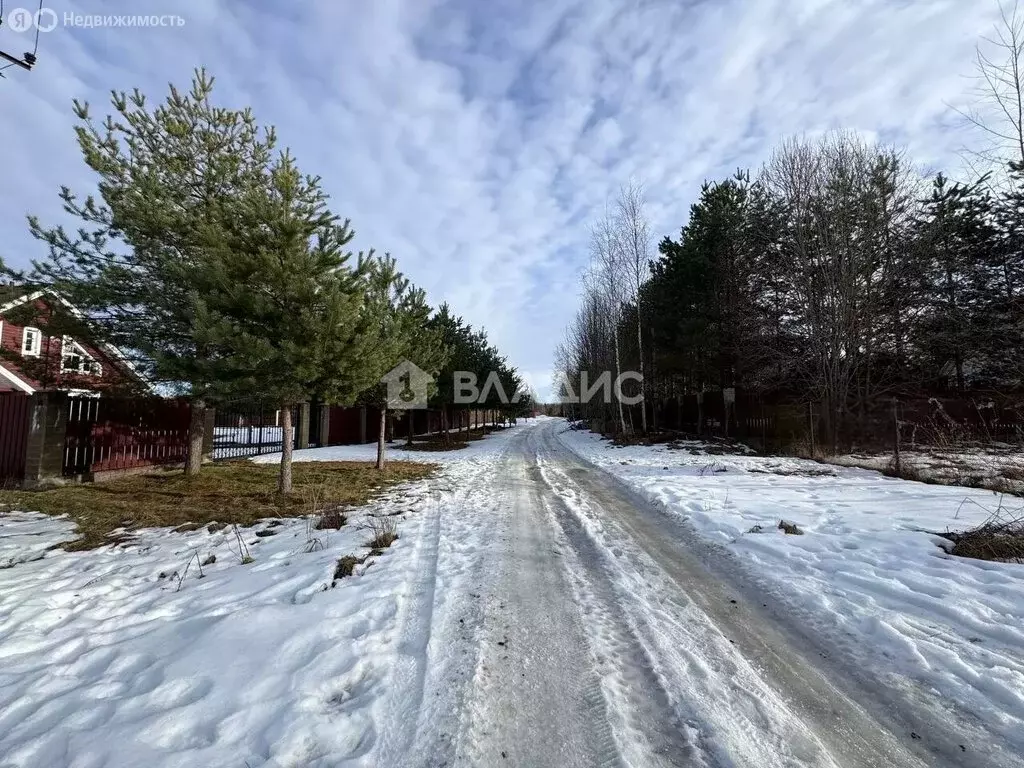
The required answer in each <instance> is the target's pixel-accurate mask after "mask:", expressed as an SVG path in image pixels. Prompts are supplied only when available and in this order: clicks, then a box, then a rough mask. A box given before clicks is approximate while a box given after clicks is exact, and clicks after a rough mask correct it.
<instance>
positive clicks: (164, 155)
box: [29, 70, 275, 474]
mask: <svg viewBox="0 0 1024 768" xmlns="http://www.w3.org/2000/svg"><path fill="white" fill-rule="evenodd" d="M213 85H214V81H213V78H212V77H209V76H207V75H206V73H205V72H204V71H202V70H200V71H197V72H196V74H195V77H194V79H193V82H192V87H191V90H190V91H188V92H187V93H186V92H182V91H180V90H178V89H177V88H175V87H173V86H172V87H171V89H170V94H169V96H168V97H167V99H166V100H165V101H164V103H162V104H159V105H158V106H156V107H154V108H151V107H150V104H149V102H148V101H147V99H146V97H145V95H143V94H142V93H141V92H140V91H139V90H138V89H136V90H135V91H133V92H132V93H131V94H127V93H125V92H114V93H113V94H112V99H111V101H112V105H113V108H114V115H109V116H108V117H107V118H106V120H105V121H103V123H102V124H97V123H96V122H95V121H94V120H93V119H92V117H91V115H90V110H89V105H88V104H84V103H79V102H77V101H76V102H75V103H74V113H75V116H76V118H77V119H78V121H79V125H78V126H76V128H75V132H76V135H77V137H78V144H79V148H80V149H81V151H82V156H83V159H84V161H85V163H86V165H87V166H88V167H89V168H90V169H91V170H92V171H93V172H94V173H95V174H96V175H97V176H98V187H99V197H98V198H96V197H94V196H92V195H90V196H88V197H86V198H85V199H84V200H83V199H80V198H78V197H76V196H75V194H74V193H73V192H72V191H71V190H70V189H69V188H67V187H63V188H62V189H61V193H60V197H61V200H62V201H63V203H64V208H65V211H66V212H67V213H68V214H70V215H71V216H73V217H75V218H76V219H78V220H79V222H80V228H79V229H78V230H77V232H75V233H74V234H72V233H69V232H67V231H66V230H65V229H64V228H63V227H62V226H57V227H54V228H45V227H44V226H43V225H42V224H41V223H40V222H39V220H38V219H37V218H35V217H30V218H29V223H30V227H31V231H32V234H33V235H34V236H35V237H37V238H39V239H40V240H42V241H43V242H45V243H47V244H48V245H49V257H48V258H47V259H45V260H42V261H37V262H35V263H34V270H33V274H32V276H31V279H32V280H33V282H36V283H39V284H42V285H46V286H49V287H51V288H53V289H55V290H56V291H58V292H59V293H60V294H62V295H63V296H65V297H66V298H67V299H68V300H70V301H71V302H72V303H73V304H75V305H76V306H77V307H79V308H80V309H81V310H83V312H84V313H85V314H86V317H87V319H88V321H89V325H90V336H91V338H93V339H96V340H98V341H105V342H109V343H112V344H115V345H117V346H118V347H120V348H121V349H122V350H125V351H126V352H127V353H128V354H129V355H130V356H131V358H132V362H133V363H134V364H135V365H136V367H137V368H138V369H139V370H140V372H142V374H143V375H144V376H145V377H146V378H148V379H149V380H150V381H151V382H153V383H154V384H162V385H164V386H165V387H167V388H173V389H179V390H182V391H184V392H185V393H186V394H188V395H189V396H190V397H191V398H192V402H193V420H192V429H191V436H190V451H189V458H188V462H187V467H186V471H187V472H188V473H189V474H195V473H197V472H198V471H199V467H200V465H201V460H202V442H203V425H204V416H203V411H204V406H205V404H206V401H207V398H208V397H209V395H210V394H211V392H212V391H213V389H214V388H215V386H216V384H217V375H218V374H217V370H216V367H217V366H218V365H219V361H218V359H217V357H216V355H215V354H213V352H212V350H209V349H207V342H206V341H205V339H204V338H203V337H202V333H201V326H200V325H199V323H198V321H199V320H200V319H201V318H202V313H203V311H204V310H203V306H202V303H201V300H200V299H201V297H202V296H204V295H206V293H207V292H208V291H209V290H211V289H212V288H213V287H215V286H211V285H208V284H205V283H204V282H203V279H204V276H205V275H207V274H211V272H210V270H207V269H206V268H205V266H204V262H205V261H206V259H207V257H208V254H207V244H208V237H207V234H205V233H209V232H210V231H215V230H217V229H219V228H221V227H225V226H228V225H229V224H230V222H231V221H232V220H233V219H234V218H235V216H236V210H237V208H238V206H239V201H240V199H241V198H242V197H244V196H245V195H246V194H247V193H248V192H249V190H251V188H252V187H253V186H254V185H256V186H258V185H260V184H263V183H264V182H265V176H266V168H267V166H268V164H269V162H270V159H271V157H272V155H273V148H274V145H275V135H274V131H273V129H266V130H264V129H262V128H260V126H259V125H257V123H256V120H255V118H254V117H253V115H252V113H251V111H249V110H248V109H245V110H234V109H226V108H222V107H218V106H215V105H214V104H213V103H212V101H211V97H212V93H213Z"/></svg>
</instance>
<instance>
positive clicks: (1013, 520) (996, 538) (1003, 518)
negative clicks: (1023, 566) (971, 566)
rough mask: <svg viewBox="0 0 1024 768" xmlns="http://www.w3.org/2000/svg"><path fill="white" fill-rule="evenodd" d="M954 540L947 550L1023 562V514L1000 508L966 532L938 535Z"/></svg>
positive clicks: (1000, 560) (1010, 561) (986, 557)
mask: <svg viewBox="0 0 1024 768" xmlns="http://www.w3.org/2000/svg"><path fill="white" fill-rule="evenodd" d="M940 535H941V536H942V537H943V538H946V539H949V540H950V541H952V542H953V546H952V547H951V548H950V549H949V550H948V551H949V552H950V554H953V555H957V556H958V557H970V558H973V559H975V560H993V561H996V562H1002V563H1024V514H1022V513H1021V511H1020V510H1018V511H1016V512H1014V513H1009V512H1007V511H1006V510H1003V509H1002V508H1000V509H999V510H997V511H996V512H995V513H994V514H993V515H992V516H991V517H990V518H989V519H988V520H986V521H985V522H984V523H982V524H981V525H979V526H978V527H977V528H972V529H970V530H967V531H951V532H948V533H943V534H940Z"/></svg>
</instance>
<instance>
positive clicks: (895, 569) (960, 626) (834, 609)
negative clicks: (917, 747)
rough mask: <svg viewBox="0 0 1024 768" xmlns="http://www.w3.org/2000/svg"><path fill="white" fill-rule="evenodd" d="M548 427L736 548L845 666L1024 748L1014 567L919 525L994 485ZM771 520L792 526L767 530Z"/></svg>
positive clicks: (1023, 668) (966, 521)
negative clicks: (904, 687)
mask: <svg viewBox="0 0 1024 768" xmlns="http://www.w3.org/2000/svg"><path fill="white" fill-rule="evenodd" d="M560 437H561V439H562V440H563V442H564V443H565V444H566V445H567V446H569V447H570V448H571V449H572V450H574V451H575V452H577V453H578V454H579V455H581V456H582V457H584V458H586V459H588V460H589V461H591V462H593V463H594V464H596V465H597V466H600V467H602V468H604V469H606V470H607V471H609V472H611V473H612V474H614V475H616V476H617V477H619V478H620V479H621V480H623V481H624V482H626V483H627V484H628V485H630V486H631V487H633V488H634V489H635V490H637V491H639V492H640V493H641V494H643V495H644V496H645V497H647V498H648V499H651V500H652V501H655V502H657V503H658V504H660V505H662V506H663V508H664V509H665V510H666V511H667V512H668V513H670V514H673V515H679V516H681V517H685V518H687V519H689V520H690V521H691V522H692V524H693V525H694V526H695V527H696V528H697V530H698V531H700V532H701V533H702V534H704V535H705V536H707V537H709V538H710V539H712V540H715V541H717V542H719V543H720V544H722V545H725V546H727V547H728V548H729V549H730V550H732V551H733V552H735V553H736V554H737V555H738V556H739V558H740V561H741V562H742V563H743V564H745V565H746V566H747V567H748V568H749V570H750V572H751V573H752V574H754V576H755V577H756V578H757V579H758V580H759V581H760V582H761V583H763V584H764V585H765V586H766V587H767V588H768V589H770V590H771V591H772V592H773V594H774V596H775V597H776V598H777V599H779V600H782V601H784V602H785V603H786V604H788V605H789V607H790V610H791V612H793V613H794V614H795V615H797V616H799V617H800V620H801V621H802V622H803V623H804V624H805V625H806V626H807V628H808V629H809V631H811V632H813V633H819V636H821V637H822V638H827V642H828V644H829V645H831V647H833V648H834V649H835V653H836V654H841V655H843V656H845V657H846V658H848V659H849V660H850V662H851V664H852V665H857V664H861V665H872V666H881V667H882V668H883V669H885V668H892V669H894V670H895V671H897V672H898V673H901V674H903V675H906V676H908V677H910V678H912V679H914V680H916V681H918V682H919V683H921V684H923V686H924V687H925V688H926V689H928V690H932V691H934V693H935V695H936V696H937V697H941V699H943V700H945V703H946V704H950V705H953V706H955V707H957V708H958V709H960V710H962V711H964V712H967V713H973V714H974V715H976V716H977V717H978V718H980V719H981V720H983V721H984V722H985V723H986V724H987V725H988V726H989V727H991V728H992V729H994V730H996V731H998V732H1000V733H1001V734H1003V735H1004V736H1005V737H1006V738H1007V739H1008V740H1009V741H1010V743H1012V744H1017V745H1020V746H1021V748H1022V749H1024V566H1022V565H1016V564H1005V563H992V562H983V561H977V560H967V559H963V558H957V557H952V556H950V555H948V554H946V552H945V551H944V550H943V549H942V548H941V547H940V546H939V544H940V543H941V542H942V539H940V538H939V537H937V536H934V535H931V534H929V533H927V531H944V530H946V529H957V528H965V527H971V526H974V525H977V524H979V523H981V522H983V521H984V520H985V518H987V517H988V515H989V513H990V510H994V509H995V508H996V507H997V506H998V503H999V498H998V497H997V496H996V495H995V494H993V493H991V492H986V491H979V490H967V489H963V488H954V487H947V486H935V485H925V484H922V483H913V482H907V481H902V480H896V479H892V478H887V477H884V476H882V475H880V474H878V473H876V472H871V471H867V470H860V469H848V468H843V467H830V466H823V465H821V464H818V463H815V462H810V461H801V460H794V459H784V458H768V457H756V456H717V455H716V456H711V455H705V454H703V453H702V452H701V451H700V447H699V444H696V443H694V444H686V445H684V446H682V449H681V450H672V449H668V448H666V447H664V446H654V447H650V446H632V447H625V448H618V447H615V446H613V445H611V444H610V443H609V442H607V441H602V440H601V438H600V437H599V436H597V435H594V434H592V433H589V432H581V431H569V430H566V431H563V432H562V433H561V434H560ZM781 520H785V521H787V522H790V523H795V524H796V525H797V526H798V527H799V529H800V530H802V531H803V535H787V534H785V533H784V532H783V531H782V530H779V528H778V525H779V522H780V521H781ZM756 530H760V532H756V533H755V532H752V531H756ZM880 660H881V663H879V662H880Z"/></svg>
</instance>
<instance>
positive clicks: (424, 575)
mask: <svg viewBox="0 0 1024 768" xmlns="http://www.w3.org/2000/svg"><path fill="white" fill-rule="evenodd" d="M498 456H500V454H499V455H492V456H486V457H483V458H480V459H476V460H472V461H470V462H468V463H467V464H463V463H462V462H458V463H453V464H451V465H448V466H447V467H446V468H445V469H444V470H443V471H442V474H441V476H440V478H439V480H440V481H441V482H446V483H447V484H449V486H450V487H451V488H453V489H454V490H447V491H445V492H443V493H441V494H439V495H438V496H437V497H436V499H435V500H434V504H433V506H432V508H431V509H430V510H429V513H428V514H429V522H428V523H426V524H427V525H429V526H430V527H431V529H430V532H429V534H427V536H425V537H424V538H423V539H422V540H423V541H424V542H425V543H424V544H423V545H421V548H420V551H419V552H418V560H419V562H418V565H417V571H418V573H420V574H421V577H420V579H419V581H418V583H417V586H416V587H414V589H413V590H412V591H411V595H410V599H409V600H408V602H407V604H406V606H405V608H404V617H403V622H402V630H401V634H400V640H399V644H400V648H401V649H402V653H403V656H404V662H403V666H405V667H406V670H405V671H404V672H403V671H402V670H396V672H395V674H398V675H402V678H401V679H400V680H399V681H397V682H396V684H395V685H394V686H393V694H392V696H391V701H390V702H389V703H388V705H387V708H386V711H385V712H383V713H382V716H381V718H380V719H381V721H382V722H383V723H385V724H386V732H385V738H383V739H382V742H383V743H382V745H381V749H380V750H379V751H378V752H377V754H376V762H375V763H374V764H375V765H388V766H408V767H409V768H421V767H423V768H426V767H427V766H430V767H431V768H434V767H435V766H443V765H450V764H451V763H452V762H453V760H454V755H455V749H456V746H457V743H458V733H459V731H460V730H461V728H462V725H461V712H462V710H463V698H464V696H465V693H466V684H467V683H468V681H469V679H470V677H471V674H472V670H473V668H474V666H475V663H476V656H477V653H478V649H479V639H478V633H479V626H480V623H481V617H482V614H483V599H482V592H483V591H484V588H485V584H486V581H487V574H486V572H485V570H484V564H485V558H486V554H487V548H488V546H489V544H488V542H487V540H486V538H485V537H484V533H485V532H486V530H487V527H488V526H489V525H492V523H491V521H490V519H491V518H492V517H493V516H494V515H493V512H494V510H492V509H489V508H486V509H481V508H480V504H479V503H478V502H477V501H476V500H475V499H474V498H473V497H474V496H475V495H476V494H475V491H476V489H478V488H479V487H481V486H482V484H486V483H488V482H489V480H490V477H491V476H492V475H493V473H494V470H495V466H496V464H497V461H498ZM410 723H414V724H415V725H414V726H412V727H410Z"/></svg>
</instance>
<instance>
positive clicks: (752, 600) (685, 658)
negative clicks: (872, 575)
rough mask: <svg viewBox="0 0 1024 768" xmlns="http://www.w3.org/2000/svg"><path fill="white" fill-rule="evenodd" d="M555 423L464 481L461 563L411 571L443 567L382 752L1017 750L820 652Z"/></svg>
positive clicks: (845, 756)
mask: <svg viewBox="0 0 1024 768" xmlns="http://www.w3.org/2000/svg"><path fill="white" fill-rule="evenodd" d="M564 429H565V422H563V421H560V420H543V421H541V422H540V424H539V425H537V426H536V427H530V428H526V429H522V430H517V431H516V433H514V434H513V436H511V438H510V439H509V442H508V447H507V450H506V452H505V453H504V455H503V456H502V457H501V458H500V461H499V464H498V466H497V467H496V471H494V472H493V473H490V474H488V475H486V476H480V477H477V478H475V479H474V482H473V483H471V487H469V488H467V489H466V490H465V493H466V496H467V499H466V501H467V503H466V515H465V519H464V520H463V524H464V525H465V526H466V530H465V536H464V539H463V540H462V542H461V546H460V543H459V542H457V541H453V540H449V541H447V542H445V543H443V545H442V549H444V550H447V551H446V552H445V551H438V552H436V553H432V555H436V557H438V558H439V559H440V560H443V559H444V558H446V557H447V558H455V559H456V560H458V561H460V562H461V563H463V564H464V567H462V566H455V565H454V564H453V562H448V563H443V562H437V563H435V564H434V565H433V566H432V567H431V566H427V572H430V573H435V574H436V573H447V574H450V579H449V580H448V583H445V584H440V583H434V584H430V585H429V589H427V590H425V591H424V593H423V596H422V597H423V599H424V600H432V601H435V609H434V610H432V611H427V610H421V611H415V612H413V613H414V615H416V616H420V617H422V616H430V622H431V623H430V627H429V642H428V643H427V647H426V649H425V650H426V653H425V654H424V655H423V656H422V658H421V659H420V663H419V669H418V670H417V669H412V668H410V669H409V670H408V672H409V675H408V677H409V680H410V682H411V685H410V686H408V687H407V688H406V689H404V690H403V689H401V688H396V691H395V705H396V706H398V707H399V708H400V709H401V710H402V711H401V712H400V713H396V716H394V717H391V718H389V721H390V722H391V725H392V727H391V729H389V730H390V733H385V734H384V737H385V738H384V744H385V747H384V749H382V753H381V754H380V756H379V757H380V759H381V760H382V761H383V764H389V765H390V764H401V765H407V766H438V765H478V766H491V765H508V766H524V767H531V768H539V767H541V766H552V767H554V766H690V765H693V766H763V767H767V766H800V765H808V766H832V765H835V766H850V767H852V766H864V767H865V768H867V767H868V766H871V767H875V766H926V765H962V766H978V765H993V766H995V765H1017V764H1019V762H1017V758H1016V757H1015V756H1013V755H1012V754H1011V752H1010V751H1009V750H1008V749H1006V748H1005V747H1004V745H1001V744H999V743H998V739H993V738H992V737H991V736H990V735H989V734H986V733H984V732H982V731H980V730H979V729H978V727H977V726H974V725H968V724H967V723H961V722H957V721H956V720H954V719H951V717H950V716H949V714H948V712H945V711H937V710H936V709H935V707H934V706H932V704H930V703H929V697H928V694H927V692H923V691H916V690H915V689H914V688H913V686H909V685H908V686H906V687H903V688H900V689H899V690H897V689H894V688H889V689H883V688H881V687H873V686H872V684H871V676H870V674H867V673H864V672H863V670H861V672H860V673H858V674H852V672H853V670H844V668H843V660H842V659H828V660H826V657H828V656H829V654H828V649H827V648H821V647H817V646H816V644H815V641H814V638H805V637H801V633H800V632H799V630H798V629H797V628H795V627H788V626H787V625H786V622H785V620H784V619H779V618H775V617H773V616H772V615H770V611H768V610H765V608H767V606H766V605H764V604H762V603H760V602H759V599H760V598H759V594H758V591H757V589H756V588H755V587H753V586H750V585H744V584H743V583H739V582H740V581H741V577H739V576H738V575H736V574H731V569H730V567H729V565H730V564H729V562H728V560H729V558H730V556H729V554H728V553H726V552H725V551H724V550H721V549H720V548H718V547H716V546H714V545H709V544H707V543H705V542H704V541H703V540H701V539H700V538H699V537H697V536H696V535H695V534H694V533H693V531H692V529H689V528H688V527H687V526H686V525H685V524H682V523H680V522H673V521H672V519H671V518H669V517H667V516H665V515H663V514H660V513H658V512H657V511H656V510H655V509H654V508H653V507H652V506H651V505H650V504H649V503H647V502H645V501H643V500H641V499H639V498H637V497H635V496H633V495H632V494H631V493H630V492H629V491H628V490H627V489H626V488H625V486H622V485H620V484H619V483H618V481H616V480H615V479H614V478H612V477H611V476H610V475H608V474H607V473H605V472H603V471H601V470H598V469H597V468H595V467H594V466H593V465H591V464H588V463H586V462H584V461H583V460H581V459H580V458H579V457H578V456H577V455H576V454H575V453H574V452H572V451H569V450H568V449H567V448H566V447H565V446H564V445H563V443H562V442H561V441H560V440H559V437H558V433H559V432H560V431H563V430H564ZM471 499H475V501H473V502H472V503H470V500H471ZM481 502H483V503H481ZM454 514H455V516H456V517H458V516H459V514H458V510H455V513H454ZM447 533H448V536H452V535H457V532H456V531H454V530H449V531H448V532H447ZM443 538H445V537H442V539H443ZM716 572H718V575H715V574H716ZM422 634H423V627H410V628H409V629H408V636H409V637H410V638H411V639H412V638H418V637H422ZM411 642H414V640H411ZM418 655H419V654H415V653H413V654H410V658H415V657H416V656H418ZM412 666H415V664H413V665H412ZM413 720H414V721H415V723H416V726H415V729H414V730H413V729H408V728H403V727H401V726H400V725H399V724H400V723H403V722H409V721H413ZM966 745H970V748H969V749H968V748H966Z"/></svg>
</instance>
